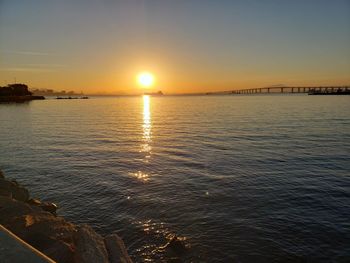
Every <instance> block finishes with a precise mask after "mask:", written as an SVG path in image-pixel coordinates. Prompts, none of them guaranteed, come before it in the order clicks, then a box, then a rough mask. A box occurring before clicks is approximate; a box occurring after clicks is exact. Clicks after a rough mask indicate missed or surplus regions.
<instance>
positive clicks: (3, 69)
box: [0, 68, 57, 72]
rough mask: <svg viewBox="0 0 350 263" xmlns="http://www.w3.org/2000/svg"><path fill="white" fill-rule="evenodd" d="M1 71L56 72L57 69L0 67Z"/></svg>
mask: <svg viewBox="0 0 350 263" xmlns="http://www.w3.org/2000/svg"><path fill="white" fill-rule="evenodd" d="M0 71H12V72H13V71H15V72H55V71H57V70H56V69H48V68H0Z"/></svg>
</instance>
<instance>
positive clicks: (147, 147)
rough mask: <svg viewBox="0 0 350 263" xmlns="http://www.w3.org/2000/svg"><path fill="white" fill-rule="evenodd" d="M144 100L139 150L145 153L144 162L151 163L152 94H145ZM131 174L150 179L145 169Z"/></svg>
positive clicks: (139, 178)
mask: <svg viewBox="0 0 350 263" xmlns="http://www.w3.org/2000/svg"><path fill="white" fill-rule="evenodd" d="M142 100H143V111H142V117H143V118H142V142H141V145H140V150H139V152H140V153H141V154H143V157H142V162H143V163H144V164H145V165H146V164H148V163H149V160H150V158H151V153H152V146H151V142H152V121H151V110H150V106H151V105H150V104H151V103H150V96H148V95H144V96H143V97H142ZM131 175H132V176H133V177H135V178H137V179H138V180H140V181H143V182H147V181H148V180H149V174H148V173H147V172H144V171H137V172H134V173H131Z"/></svg>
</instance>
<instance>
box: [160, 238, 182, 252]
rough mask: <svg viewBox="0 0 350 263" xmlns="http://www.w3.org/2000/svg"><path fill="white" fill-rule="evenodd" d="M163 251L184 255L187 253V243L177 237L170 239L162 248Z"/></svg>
mask: <svg viewBox="0 0 350 263" xmlns="http://www.w3.org/2000/svg"><path fill="white" fill-rule="evenodd" d="M161 249H163V250H165V251H166V252H167V253H170V254H175V255H178V256H180V255H182V254H184V253H185V252H186V251H187V248H186V245H185V243H184V242H183V241H182V240H181V239H179V238H178V237H177V236H174V237H172V238H171V239H170V241H169V242H168V243H167V244H166V245H164V246H163V247H161Z"/></svg>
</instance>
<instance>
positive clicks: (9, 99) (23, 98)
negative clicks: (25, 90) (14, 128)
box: [0, 95, 45, 103]
mask: <svg viewBox="0 0 350 263" xmlns="http://www.w3.org/2000/svg"><path fill="white" fill-rule="evenodd" d="M44 99H45V97H44V96H31V95H29V96H0V103H11V102H15V103H21V102H26V101H31V100H44Z"/></svg>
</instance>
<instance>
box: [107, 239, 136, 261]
mask: <svg viewBox="0 0 350 263" xmlns="http://www.w3.org/2000/svg"><path fill="white" fill-rule="evenodd" d="M104 241H105V245H106V248H107V252H108V258H109V262H110V263H132V260H131V259H130V257H129V254H128V252H127V250H126V248H125V245H124V242H123V240H122V239H121V238H120V237H119V236H118V235H116V234H112V235H108V236H106V237H105V240H104Z"/></svg>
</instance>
